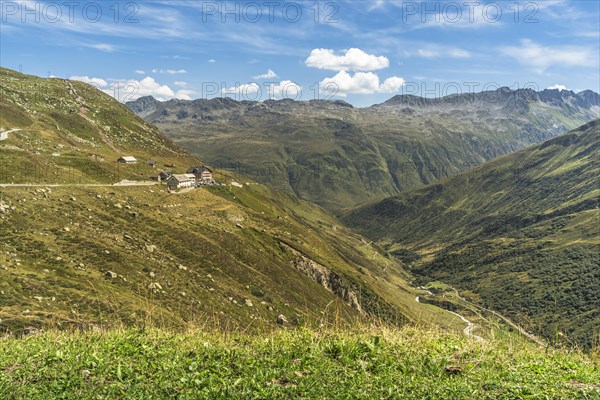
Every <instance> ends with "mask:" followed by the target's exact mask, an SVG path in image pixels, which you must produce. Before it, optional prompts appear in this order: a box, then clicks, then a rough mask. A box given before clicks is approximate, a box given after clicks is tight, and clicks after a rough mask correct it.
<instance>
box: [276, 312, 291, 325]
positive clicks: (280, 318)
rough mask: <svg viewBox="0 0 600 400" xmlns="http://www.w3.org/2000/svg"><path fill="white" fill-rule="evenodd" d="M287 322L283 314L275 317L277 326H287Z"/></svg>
mask: <svg viewBox="0 0 600 400" xmlns="http://www.w3.org/2000/svg"><path fill="white" fill-rule="evenodd" d="M288 322H289V321H288V320H287V318H286V317H285V315H283V314H279V315H278V316H277V323H278V324H279V325H285V324H287V323H288Z"/></svg>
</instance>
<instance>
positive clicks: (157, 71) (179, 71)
mask: <svg viewBox="0 0 600 400" xmlns="http://www.w3.org/2000/svg"><path fill="white" fill-rule="evenodd" d="M152 73H153V74H169V75H178V74H187V71H186V70H185V69H156V68H154V69H153V70H152Z"/></svg>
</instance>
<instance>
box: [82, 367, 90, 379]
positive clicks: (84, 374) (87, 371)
mask: <svg viewBox="0 0 600 400" xmlns="http://www.w3.org/2000/svg"><path fill="white" fill-rule="evenodd" d="M91 374H92V373H91V372H90V371H89V370H87V369H84V370H83V371H81V375H83V380H84V381H87V380H88V379H89V377H90V375H91Z"/></svg>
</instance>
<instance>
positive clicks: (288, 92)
mask: <svg viewBox="0 0 600 400" xmlns="http://www.w3.org/2000/svg"><path fill="white" fill-rule="evenodd" d="M301 93H302V86H300V85H298V84H297V83H295V82H292V81H289V80H286V81H281V82H279V83H277V84H272V85H271V86H270V87H269V95H270V96H271V97H272V98H274V99H280V98H285V99H296V100H299V97H300V95H301Z"/></svg>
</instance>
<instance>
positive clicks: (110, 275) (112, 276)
mask: <svg viewBox="0 0 600 400" xmlns="http://www.w3.org/2000/svg"><path fill="white" fill-rule="evenodd" d="M104 276H105V277H106V278H109V279H116V278H117V276H118V275H117V274H116V273H115V272H112V271H106V273H105V274H104Z"/></svg>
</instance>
